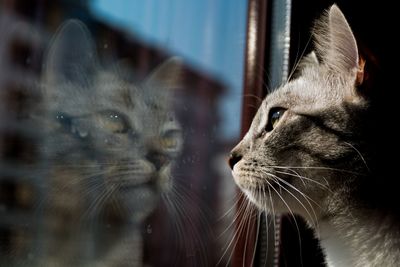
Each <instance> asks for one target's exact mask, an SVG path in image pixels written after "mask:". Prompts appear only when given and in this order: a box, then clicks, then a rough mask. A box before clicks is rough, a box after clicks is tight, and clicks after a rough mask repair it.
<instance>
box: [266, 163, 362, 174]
mask: <svg viewBox="0 0 400 267" xmlns="http://www.w3.org/2000/svg"><path fill="white" fill-rule="evenodd" d="M268 167H270V168H277V169H278V168H281V169H310V170H327V171H336V172H343V173H348V174H353V175H362V176H365V175H366V174H364V173H359V172H354V171H350V170H344V169H337V168H331V167H326V166H274V165H271V166H268Z"/></svg>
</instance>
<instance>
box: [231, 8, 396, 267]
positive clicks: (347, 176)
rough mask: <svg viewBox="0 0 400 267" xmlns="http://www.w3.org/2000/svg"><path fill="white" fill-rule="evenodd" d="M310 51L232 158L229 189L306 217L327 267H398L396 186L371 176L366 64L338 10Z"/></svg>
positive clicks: (320, 27)
mask: <svg viewBox="0 0 400 267" xmlns="http://www.w3.org/2000/svg"><path fill="white" fill-rule="evenodd" d="M314 45H315V51H314V52H312V53H311V54H309V55H308V56H306V57H305V58H304V59H303V60H302V61H301V62H300V64H299V67H298V72H299V76H298V77H296V78H294V79H292V80H291V81H289V82H287V83H286V84H284V85H282V86H281V87H280V88H278V89H277V90H275V91H274V92H272V93H271V94H269V95H268V96H267V97H266V98H265V100H264V101H263V102H262V103H261V106H260V108H259V110H258V112H257V114H256V115H255V117H254V119H253V122H252V124H251V127H250V129H249V131H248V132H247V134H246V135H245V136H244V138H243V139H242V140H241V142H240V143H239V144H238V145H237V146H236V147H235V148H234V149H233V150H232V152H231V157H230V160H229V164H230V167H231V168H232V173H233V177H234V180H235V182H236V184H237V185H238V186H239V187H240V189H241V190H242V191H243V192H244V193H245V195H246V196H247V197H248V199H249V200H250V201H251V202H253V203H254V204H255V205H256V206H257V207H259V208H260V209H262V210H266V211H267V212H269V213H272V214H274V213H286V214H289V215H291V216H293V214H297V215H301V216H302V217H304V218H305V219H306V220H307V222H308V223H309V225H310V226H311V227H313V228H314V229H315V232H316V235H317V237H318V238H319V239H320V242H321V247H322V248H323V250H324V252H325V253H326V262H327V264H328V265H329V266H340V267H343V266H358V267H365V266H398V265H399V262H400V224H399V214H400V213H399V208H398V203H397V204H395V203H393V201H392V200H393V196H391V194H390V193H387V192H388V191H390V188H388V186H389V187H390V185H388V183H386V182H387V181H388V179H390V178H394V177H382V175H381V176H380V175H379V174H380V172H379V170H377V169H376V168H375V166H377V165H375V164H374V160H376V159H377V158H376V157H377V155H376V154H374V147H373V146H374V144H376V142H377V140H376V139H374V138H376V137H374V136H372V137H371V133H372V132H373V130H374V129H379V128H380V127H378V125H379V126H381V125H380V124H376V125H375V127H373V126H372V125H373V123H374V120H373V116H372V115H371V112H372V109H371V101H370V98H369V95H368V92H366V91H363V89H362V86H361V85H362V84H363V80H364V78H365V76H364V74H365V73H364V63H365V62H364V61H363V60H362V59H361V58H360V57H359V52H358V46H357V42H356V40H355V37H354V35H353V33H352V30H351V29H350V26H349V24H348V23H347V21H346V19H345V17H344V15H343V13H342V12H341V11H340V10H339V8H338V7H337V6H336V5H333V6H332V7H331V8H330V9H329V10H328V11H327V12H326V14H325V15H324V16H322V18H321V19H320V20H318V21H317V23H316V27H315V30H314ZM385 115H387V114H385ZM385 181H386V182H385Z"/></svg>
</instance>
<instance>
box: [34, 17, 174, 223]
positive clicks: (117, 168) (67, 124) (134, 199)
mask: <svg viewBox="0 0 400 267" xmlns="http://www.w3.org/2000/svg"><path fill="white" fill-rule="evenodd" d="M181 65H182V64H181V62H180V60H179V59H176V58H173V59H170V60H168V61H166V62H164V63H163V64H161V65H160V66H159V67H158V68H156V69H155V70H154V71H153V72H152V73H151V74H150V75H149V76H148V77H147V78H146V79H144V80H141V81H136V80H135V76H137V75H135V71H134V70H133V69H131V68H130V67H128V65H127V64H122V63H118V64H114V65H111V66H107V67H103V66H101V65H100V64H99V59H98V56H97V53H96V47H95V45H94V44H93V41H92V39H91V36H90V34H89V32H88V30H87V28H86V26H85V25H83V24H82V23H81V22H79V21H76V20H70V21H68V22H66V23H65V24H64V25H63V26H62V27H61V28H60V30H59V31H58V32H57V34H56V35H55V37H54V38H53V41H52V42H51V45H50V48H49V51H48V54H47V57H46V58H45V61H44V72H43V77H42V84H41V87H42V93H43V94H42V95H43V101H42V106H41V111H40V112H39V114H40V116H39V123H40V125H41V126H40V127H43V129H44V132H45V138H44V143H43V145H42V150H43V152H44V155H45V156H46V158H47V159H48V161H49V162H48V166H49V178H50V179H55V180H57V179H59V177H65V178H63V179H65V183H75V184H76V185H77V187H82V189H81V191H82V196H83V197H87V196H86V193H88V192H90V193H91V194H92V195H94V199H102V201H103V203H106V202H108V200H112V201H115V202H117V203H116V205H119V206H122V207H120V208H122V209H126V210H127V211H131V212H130V213H131V216H134V217H137V218H143V216H144V215H145V214H146V213H147V212H148V211H151V210H152V209H153V206H154V205H155V203H156V200H157V199H158V197H159V196H160V194H161V192H162V191H164V190H166V189H167V188H168V187H169V185H170V183H171V180H170V175H171V168H172V164H173V162H174V159H175V158H176V157H177V156H178V154H179V152H180V150H181V147H182V134H181V127H180V124H179V123H178V121H177V119H176V118H175V115H174V112H173V105H172V103H173V102H172V100H173V98H172V90H171V89H175V88H176V87H177V86H179V84H178V81H179V80H180V79H179V78H180V77H179V75H180V70H181ZM60 190H62V189H60ZM96 192H97V193H96ZM96 194H97V196H96ZM114 204H115V203H114ZM97 206H99V205H97Z"/></svg>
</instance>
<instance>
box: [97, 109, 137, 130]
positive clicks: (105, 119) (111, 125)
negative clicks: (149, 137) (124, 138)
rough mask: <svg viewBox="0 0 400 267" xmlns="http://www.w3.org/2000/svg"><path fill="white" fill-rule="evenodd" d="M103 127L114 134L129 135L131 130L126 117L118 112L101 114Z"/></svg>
mask: <svg viewBox="0 0 400 267" xmlns="http://www.w3.org/2000/svg"><path fill="white" fill-rule="evenodd" d="M98 119H99V120H100V122H101V124H102V126H103V127H104V128H105V129H106V130H108V131H110V132H113V133H127V132H128V130H129V129H130V127H129V124H128V121H127V120H126V118H125V116H124V115H122V114H120V113H119V112H116V111H106V112H102V113H101V114H99V116H98Z"/></svg>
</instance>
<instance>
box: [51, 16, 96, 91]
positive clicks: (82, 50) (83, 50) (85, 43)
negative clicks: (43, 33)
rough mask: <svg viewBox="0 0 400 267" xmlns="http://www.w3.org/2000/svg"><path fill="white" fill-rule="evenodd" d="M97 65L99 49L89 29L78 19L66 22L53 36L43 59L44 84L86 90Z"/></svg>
mask: <svg viewBox="0 0 400 267" xmlns="http://www.w3.org/2000/svg"><path fill="white" fill-rule="evenodd" d="M96 66H97V55H96V49H95V46H94V44H93V41H92V39H91V35H90V33H89V31H88V29H87V27H86V26H85V25H84V24H83V23H82V22H80V21H79V20H75V19H71V20H68V21H67V22H65V23H64V24H63V25H62V26H61V27H60V29H59V30H58V31H57V33H56V34H55V36H54V37H53V39H52V41H51V43H50V47H49V50H48V53H47V56H46V58H45V60H44V76H43V79H44V82H45V83H47V84H56V85H59V84H63V83H66V82H68V83H72V84H76V85H77V86H79V87H85V85H87V83H88V82H89V80H90V76H91V75H90V74H91V73H92V72H93V71H94V70H95V68H96Z"/></svg>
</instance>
